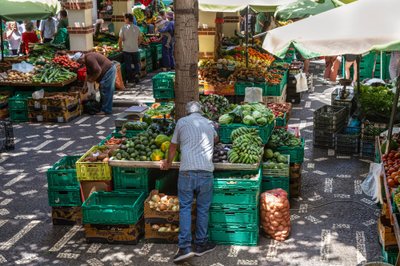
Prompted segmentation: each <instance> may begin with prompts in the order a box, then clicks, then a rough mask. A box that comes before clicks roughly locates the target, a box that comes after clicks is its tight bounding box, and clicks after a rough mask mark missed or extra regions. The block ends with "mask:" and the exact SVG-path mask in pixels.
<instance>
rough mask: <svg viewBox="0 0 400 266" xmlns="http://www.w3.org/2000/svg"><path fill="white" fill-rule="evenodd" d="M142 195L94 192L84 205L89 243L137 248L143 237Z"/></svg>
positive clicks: (84, 222)
mask: <svg viewBox="0 0 400 266" xmlns="http://www.w3.org/2000/svg"><path fill="white" fill-rule="evenodd" d="M144 200H145V195H144V193H143V192H140V191H130V192H121V191H112V192H105V191H100V192H93V193H91V194H90V196H89V198H88V199H87V200H86V201H85V202H84V203H83V204H82V215H83V224H84V229H85V237H86V241H87V242H105V243H115V244H137V243H138V241H139V239H140V237H141V236H142V235H143V231H144V230H143V229H144V228H143V218H142V217H143V202H144Z"/></svg>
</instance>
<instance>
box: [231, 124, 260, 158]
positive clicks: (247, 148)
mask: <svg viewBox="0 0 400 266" xmlns="http://www.w3.org/2000/svg"><path fill="white" fill-rule="evenodd" d="M246 132H247V133H246ZM239 133H240V135H239ZM231 137H232V139H233V146H232V149H231V150H230V151H229V152H228V160H229V162H230V163H243V164H255V163H258V162H260V160H261V157H262V154H263V149H262V140H261V138H260V136H258V130H257V129H251V128H244V127H241V128H238V129H236V130H234V131H233V132H232V135H231Z"/></svg>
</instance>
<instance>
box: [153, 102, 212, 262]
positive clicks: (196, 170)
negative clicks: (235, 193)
mask: <svg viewBox="0 0 400 266" xmlns="http://www.w3.org/2000/svg"><path fill="white" fill-rule="evenodd" d="M186 113H187V114H188V115H187V116H186V117H184V118H181V119H179V121H178V123H177V124H176V128H175V131H174V135H173V137H172V140H171V145H170V146H169V152H168V155H167V156H168V157H167V160H163V161H162V162H161V166H160V168H161V169H162V170H168V169H169V168H170V167H171V164H172V161H173V158H174V157H175V153H176V150H177V148H178V145H179V146H180V150H181V166H180V169H179V178H178V198H179V209H180V213H179V228H180V230H179V244H178V246H179V250H178V252H177V254H176V255H175V257H174V262H180V261H183V260H186V259H188V258H190V257H193V256H202V255H204V254H206V253H208V252H210V251H212V250H214V249H215V247H216V245H215V244H211V243H209V242H208V238H207V230H208V212H209V209H210V205H211V200H212V191H213V171H214V164H213V162H212V158H213V148H214V141H215V140H216V139H217V132H216V131H215V129H214V127H213V125H212V122H211V121H210V120H208V119H206V118H205V117H203V116H202V111H201V105H200V104H199V103H198V102H189V103H187V105H186ZM194 194H195V195H196V208H197V216H196V239H195V241H194V249H192V228H191V224H192V204H193V198H194Z"/></svg>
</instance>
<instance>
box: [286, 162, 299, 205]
mask: <svg viewBox="0 0 400 266" xmlns="http://www.w3.org/2000/svg"><path fill="white" fill-rule="evenodd" d="M289 176H290V186H289V188H290V197H292V198H297V197H299V196H301V164H296V163H295V164H290V169H289Z"/></svg>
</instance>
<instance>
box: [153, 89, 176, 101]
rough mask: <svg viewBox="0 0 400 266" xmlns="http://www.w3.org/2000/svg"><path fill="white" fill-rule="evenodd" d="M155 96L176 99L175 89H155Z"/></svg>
mask: <svg viewBox="0 0 400 266" xmlns="http://www.w3.org/2000/svg"><path fill="white" fill-rule="evenodd" d="M153 97H154V98H155V99H174V98H175V92H174V90H173V89H166V90H154V91H153Z"/></svg>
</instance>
